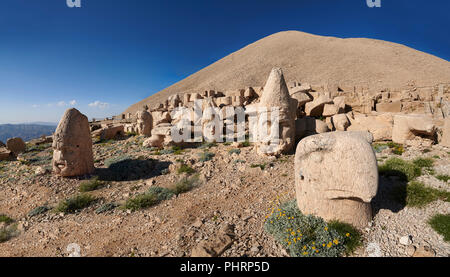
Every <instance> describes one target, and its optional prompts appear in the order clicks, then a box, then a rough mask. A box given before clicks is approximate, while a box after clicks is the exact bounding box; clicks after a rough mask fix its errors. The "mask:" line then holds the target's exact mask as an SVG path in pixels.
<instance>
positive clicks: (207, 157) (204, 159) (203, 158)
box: [198, 151, 215, 162]
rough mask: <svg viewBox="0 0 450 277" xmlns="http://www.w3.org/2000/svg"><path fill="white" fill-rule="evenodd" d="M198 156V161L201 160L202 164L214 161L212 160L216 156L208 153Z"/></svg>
mask: <svg viewBox="0 0 450 277" xmlns="http://www.w3.org/2000/svg"><path fill="white" fill-rule="evenodd" d="M198 155H199V159H198V160H199V161H200V162H207V161H210V160H212V158H213V157H214V156H215V155H214V154H213V153H211V152H208V151H205V152H202V153H199V154H198Z"/></svg>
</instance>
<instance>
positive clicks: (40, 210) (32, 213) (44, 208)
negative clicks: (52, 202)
mask: <svg viewBox="0 0 450 277" xmlns="http://www.w3.org/2000/svg"><path fill="white" fill-rule="evenodd" d="M48 210H50V208H49V207H47V206H40V207H37V208H34V209H32V210H31V211H30V212H29V213H28V216H29V217H33V216H37V215H40V214H43V213H46V212H47V211H48Z"/></svg>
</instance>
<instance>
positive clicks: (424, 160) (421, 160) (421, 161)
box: [413, 158, 434, 168]
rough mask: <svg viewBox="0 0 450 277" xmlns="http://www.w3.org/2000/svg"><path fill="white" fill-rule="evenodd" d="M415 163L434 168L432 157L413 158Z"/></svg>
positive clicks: (421, 166)
mask: <svg viewBox="0 0 450 277" xmlns="http://www.w3.org/2000/svg"><path fill="white" fill-rule="evenodd" d="M413 164H414V165H416V166H418V167H420V168H432V167H433V164H434V161H433V159H430V158H417V159H415V160H413Z"/></svg>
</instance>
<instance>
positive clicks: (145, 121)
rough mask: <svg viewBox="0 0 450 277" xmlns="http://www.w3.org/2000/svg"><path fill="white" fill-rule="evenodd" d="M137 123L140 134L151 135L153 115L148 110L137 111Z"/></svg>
mask: <svg viewBox="0 0 450 277" xmlns="http://www.w3.org/2000/svg"><path fill="white" fill-rule="evenodd" d="M136 125H137V128H136V129H137V132H138V133H139V135H144V136H146V137H149V136H151V135H152V128H153V117H152V114H151V113H149V112H148V111H139V112H137V113H136Z"/></svg>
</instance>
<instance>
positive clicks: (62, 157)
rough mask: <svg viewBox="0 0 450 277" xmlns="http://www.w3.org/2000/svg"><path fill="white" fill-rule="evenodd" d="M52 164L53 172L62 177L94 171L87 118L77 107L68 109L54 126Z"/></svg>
mask: <svg viewBox="0 0 450 277" xmlns="http://www.w3.org/2000/svg"><path fill="white" fill-rule="evenodd" d="M52 164H53V172H54V173H55V174H57V175H60V176H63V177H71V176H80V175H85V174H90V173H92V172H93V171H94V158H93V154H92V139H91V133H90V130H89V122H88V118H87V117H86V116H85V115H83V114H81V113H80V112H79V111H78V110H77V109H68V110H67V111H66V112H65V113H64V115H63V117H62V119H61V121H60V122H59V124H58V127H57V128H56V131H55V134H54V137H53V162H52Z"/></svg>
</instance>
